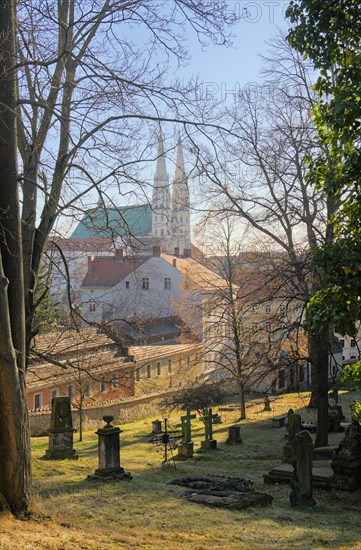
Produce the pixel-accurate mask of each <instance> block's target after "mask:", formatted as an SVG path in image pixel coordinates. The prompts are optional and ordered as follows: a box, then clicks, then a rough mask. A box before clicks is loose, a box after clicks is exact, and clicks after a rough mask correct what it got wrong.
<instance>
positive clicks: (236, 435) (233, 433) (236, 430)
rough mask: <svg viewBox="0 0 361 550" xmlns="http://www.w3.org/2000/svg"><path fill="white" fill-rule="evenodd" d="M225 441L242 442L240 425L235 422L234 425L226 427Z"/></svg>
mask: <svg viewBox="0 0 361 550" xmlns="http://www.w3.org/2000/svg"><path fill="white" fill-rule="evenodd" d="M226 443H227V444H228V445H237V444H238V443H242V439H241V426H238V425H237V424H235V425H234V426H230V427H229V428H228V439H227V440H226Z"/></svg>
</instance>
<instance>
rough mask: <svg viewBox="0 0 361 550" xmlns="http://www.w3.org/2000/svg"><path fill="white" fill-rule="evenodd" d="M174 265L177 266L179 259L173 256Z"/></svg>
mask: <svg viewBox="0 0 361 550" xmlns="http://www.w3.org/2000/svg"><path fill="white" fill-rule="evenodd" d="M173 267H177V259H176V258H173Z"/></svg>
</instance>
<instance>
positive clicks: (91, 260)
mask: <svg viewBox="0 0 361 550" xmlns="http://www.w3.org/2000/svg"><path fill="white" fill-rule="evenodd" d="M93 261H94V256H88V271H90V269H91V267H92V265H91V264H92V262H93Z"/></svg>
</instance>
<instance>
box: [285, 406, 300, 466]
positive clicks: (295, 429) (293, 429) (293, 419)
mask: <svg viewBox="0 0 361 550" xmlns="http://www.w3.org/2000/svg"><path fill="white" fill-rule="evenodd" d="M287 417H288V424H287V437H288V441H287V443H286V444H285V445H284V447H283V457H282V462H283V463H288V464H293V463H294V460H295V442H296V435H297V434H298V433H299V432H300V431H301V415H300V414H296V413H294V412H293V409H290V410H289V411H288V415H287Z"/></svg>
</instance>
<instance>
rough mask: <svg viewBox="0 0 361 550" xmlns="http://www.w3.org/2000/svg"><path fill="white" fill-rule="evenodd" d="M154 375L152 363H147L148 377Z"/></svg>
mask: <svg viewBox="0 0 361 550" xmlns="http://www.w3.org/2000/svg"><path fill="white" fill-rule="evenodd" d="M151 377H152V368H151V366H150V365H147V378H151Z"/></svg>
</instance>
